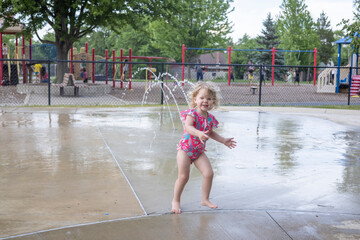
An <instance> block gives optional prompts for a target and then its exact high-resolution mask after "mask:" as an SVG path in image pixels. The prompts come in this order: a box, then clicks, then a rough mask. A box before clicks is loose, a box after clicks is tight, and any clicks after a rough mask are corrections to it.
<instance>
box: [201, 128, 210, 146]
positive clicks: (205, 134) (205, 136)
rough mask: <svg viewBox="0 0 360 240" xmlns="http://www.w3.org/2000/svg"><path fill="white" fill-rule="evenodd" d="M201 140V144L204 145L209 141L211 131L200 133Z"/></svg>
mask: <svg viewBox="0 0 360 240" xmlns="http://www.w3.org/2000/svg"><path fill="white" fill-rule="evenodd" d="M199 138H200V142H201V143H202V144H204V143H205V141H207V140H209V130H207V131H205V132H200V134H199Z"/></svg>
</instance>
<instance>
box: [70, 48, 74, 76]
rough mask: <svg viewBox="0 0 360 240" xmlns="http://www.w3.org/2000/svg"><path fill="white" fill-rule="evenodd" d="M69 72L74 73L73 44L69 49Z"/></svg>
mask: <svg viewBox="0 0 360 240" xmlns="http://www.w3.org/2000/svg"><path fill="white" fill-rule="evenodd" d="M70 60H71V61H70V73H74V69H73V60H74V46H71V49H70Z"/></svg>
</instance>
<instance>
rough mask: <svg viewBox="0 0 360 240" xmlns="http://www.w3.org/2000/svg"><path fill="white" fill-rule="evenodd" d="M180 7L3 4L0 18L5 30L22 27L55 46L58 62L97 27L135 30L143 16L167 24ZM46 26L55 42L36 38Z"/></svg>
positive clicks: (162, 0)
mask: <svg viewBox="0 0 360 240" xmlns="http://www.w3.org/2000/svg"><path fill="white" fill-rule="evenodd" d="M180 4H181V2H180V1H172V0H137V1H126V0H119V1H115V0H112V1H109V0H96V1H95V0H89V1H88V0H53V1H50V0H36V1H33V0H22V1H19V0H3V1H2V2H1V3H0V18H4V19H5V24H4V26H3V27H4V28H5V27H8V26H10V25H13V24H20V23H22V24H23V25H25V26H26V32H27V33H28V34H30V33H35V34H36V35H37V36H38V38H39V39H40V40H41V42H43V43H52V44H55V46H56V49H57V57H58V60H66V59H67V53H68V51H69V49H70V48H71V46H72V45H73V43H74V42H76V41H77V40H78V39H80V38H82V37H83V36H86V35H87V34H89V33H91V32H92V31H93V30H95V29H97V28H98V27H101V26H106V27H108V28H109V29H112V30H114V31H118V30H119V29H120V28H121V27H123V26H126V25H127V24H131V25H133V26H136V24H137V23H139V22H141V21H140V19H141V18H143V17H144V16H149V17H159V18H161V17H165V18H167V19H168V22H169V21H170V20H171V16H172V14H173V12H176V11H177V8H175V6H178V5H180ZM46 25H49V26H50V27H51V28H52V29H53V31H54V33H55V41H49V40H44V39H41V38H40V37H39V35H38V33H37V31H38V30H40V29H42V28H43V27H44V26H46ZM57 66H58V69H57V79H58V80H59V81H62V76H63V73H64V72H65V71H66V70H67V66H66V64H65V63H62V62H60V63H59V64H58V65H57Z"/></svg>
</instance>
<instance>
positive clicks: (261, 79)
mask: <svg viewBox="0 0 360 240" xmlns="http://www.w3.org/2000/svg"><path fill="white" fill-rule="evenodd" d="M263 69H264V65H261V66H260V86H259V106H261V85H262V82H263V81H264V76H263Z"/></svg>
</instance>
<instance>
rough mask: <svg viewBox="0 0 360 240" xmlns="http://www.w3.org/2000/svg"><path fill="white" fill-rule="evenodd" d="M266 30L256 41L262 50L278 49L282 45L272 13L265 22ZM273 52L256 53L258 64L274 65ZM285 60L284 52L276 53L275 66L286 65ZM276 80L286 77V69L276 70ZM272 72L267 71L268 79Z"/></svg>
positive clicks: (262, 31)
mask: <svg viewBox="0 0 360 240" xmlns="http://www.w3.org/2000/svg"><path fill="white" fill-rule="evenodd" d="M263 25H264V28H263V29H262V30H261V35H260V36H259V37H258V38H257V39H256V42H257V43H258V45H259V46H260V48H259V49H261V50H271V49H272V48H273V47H275V49H278V47H279V45H280V36H279V35H278V34H277V33H276V25H275V22H274V21H273V19H272V17H271V13H268V15H267V18H266V19H265V21H264V22H263ZM272 57H273V53H272V52H268V51H265V52H256V56H255V58H256V62H257V63H259V64H265V65H272ZM284 64H285V59H284V54H283V53H282V52H279V51H277V52H275V65H284ZM274 73H275V78H276V79H281V78H282V76H284V73H285V69H284V68H275V69H274ZM270 76H271V71H270V69H268V71H266V79H270Z"/></svg>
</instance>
